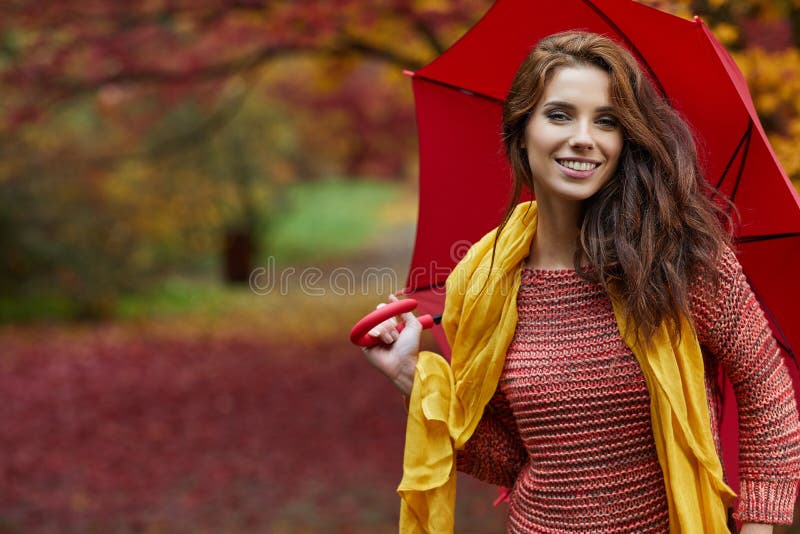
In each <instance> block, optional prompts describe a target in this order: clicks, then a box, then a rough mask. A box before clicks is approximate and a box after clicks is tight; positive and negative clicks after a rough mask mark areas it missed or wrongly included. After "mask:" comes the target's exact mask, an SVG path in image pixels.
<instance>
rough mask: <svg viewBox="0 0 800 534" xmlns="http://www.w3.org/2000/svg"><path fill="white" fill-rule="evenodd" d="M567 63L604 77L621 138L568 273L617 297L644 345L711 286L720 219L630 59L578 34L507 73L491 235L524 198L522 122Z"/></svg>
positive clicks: (671, 118)
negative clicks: (506, 169)
mask: <svg viewBox="0 0 800 534" xmlns="http://www.w3.org/2000/svg"><path fill="white" fill-rule="evenodd" d="M575 65H593V66H597V67H600V68H601V69H603V70H604V71H606V72H607V73H608V75H609V78H610V86H609V87H610V89H609V90H610V93H611V94H610V98H611V101H612V102H613V104H614V108H615V115H616V117H617V120H618V121H619V123H620V125H621V126H622V128H623V132H624V137H623V138H624V142H623V148H622V153H621V154H620V158H619V164H618V167H617V172H616V175H615V176H614V177H612V178H611V179H610V180H609V181H608V182H607V183H606V184H605V185H604V186H603V187H602V188H601V189H600V190H599V191H598V192H597V193H595V194H594V195H593V196H592V197H591V198H589V199H587V200H586V201H584V205H583V209H582V213H583V215H582V218H581V221H580V223H579V224H580V233H579V238H578V243H577V251H576V253H575V258H574V264H575V269H576V270H577V272H578V273H579V274H580V275H581V276H582V277H584V278H586V279H588V280H591V281H595V282H599V283H600V284H602V285H603V286H604V288H605V289H606V290H607V291H612V290H613V292H614V293H615V294H616V295H618V296H620V297H621V299H622V303H623V305H624V308H625V310H626V315H627V319H628V321H627V323H628V324H632V325H634V326H635V327H636V328H637V334H638V335H640V336H643V338H644V339H649V338H650V337H651V336H652V335H653V333H654V332H655V331H656V329H657V328H658V327H659V326H660V325H661V324H664V323H665V322H666V324H667V326H668V328H669V329H670V332H671V333H672V334H673V335H675V334H679V333H680V327H679V325H680V317H681V316H684V317H686V318H689V320H690V322H691V319H690V318H691V315H690V313H689V290H690V287H691V286H692V284H693V283H696V281H699V282H700V283H709V284H711V285H712V286H713V287H718V269H717V262H718V261H719V258H720V255H721V254H722V252H723V250H724V248H725V247H726V246H728V245H729V244H730V236H729V234H728V232H727V231H726V226H728V225H727V223H728V222H729V220H728V217H727V215H726V211H725V210H723V206H720V205H719V204H717V203H715V202H713V201H711V200H710V199H709V197H710V195H709V193H710V192H711V188H710V186H709V185H708V184H707V182H706V181H705V179H704V178H703V177H702V175H701V170H700V166H699V163H698V158H697V150H696V148H695V143H694V140H693V138H692V134H691V132H690V130H689V128H688V126H687V125H686V123H685V122H684V121H683V120H682V119H681V117H680V116H679V115H678V113H677V112H676V111H675V110H674V109H673V108H672V107H671V106H670V105H669V103H668V102H666V100H665V99H664V98H663V97H662V96H661V95H660V94H659V93H657V92H656V90H655V89H654V88H653V86H652V85H651V83H650V81H649V80H648V79H647V78H646V77H645V75H644V74H643V73H642V70H641V68H640V67H639V64H638V63H637V62H636V60H635V59H634V58H633V56H632V55H631V54H630V53H629V52H628V51H627V50H625V49H624V48H623V47H622V46H620V45H618V44H616V43H615V42H614V41H612V40H611V39H608V38H606V37H603V36H600V35H596V34H591V33H585V32H565V33H560V34H556V35H552V36H550V37H547V38H545V39H543V40H542V41H540V42H539V43H538V44H537V45H536V47H535V48H534V49H533V50H532V51H531V53H530V54H529V55H528V57H527V58H526V59H525V61H524V62H523V63H522V65H521V66H520V68H519V70H518V71H517V74H516V76H515V78H514V81H513V82H512V84H511V89H510V91H509V93H508V96H507V98H506V100H505V104H504V106H503V142H504V145H505V150H506V153H507V155H508V158H509V161H510V163H511V168H512V171H513V178H514V186H513V193H512V198H511V201H510V203H509V206H508V209H507V211H506V215H505V218H504V219H503V222H502V224H501V225H500V228H499V229H498V233H497V235H499V233H500V231H502V228H503V227H504V226H505V225H506V223H507V222H508V219H509V217H510V215H511V212H512V210H513V208H514V207H515V206H516V205H517V203H518V202H519V199H520V195H521V193H522V192H523V191H524V190H526V189H527V190H529V191H533V175H532V173H531V169H530V167H529V164H528V158H527V155H526V153H525V151H524V149H523V148H521V147H522V146H523V140H524V136H525V127H526V125H527V123H528V119H529V117H530V114H531V112H532V111H533V109H534V107H535V106H536V104H537V102H538V101H539V99H540V98H541V95H542V94H543V92H544V88H545V85H546V84H547V82H548V81H549V80H550V79H551V78H552V76H553V74H554V73H555V72H556V70H557V69H558V68H559V67H564V66H575ZM720 197H721V196H717V198H720ZM722 202H725V200H722ZM727 206H728V205H725V206H724V207H727Z"/></svg>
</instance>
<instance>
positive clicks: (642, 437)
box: [457, 252, 800, 533]
mask: <svg viewBox="0 0 800 534" xmlns="http://www.w3.org/2000/svg"><path fill="white" fill-rule="evenodd" d="M719 268H720V270H721V273H722V287H721V288H720V290H719V292H718V293H717V294H716V295H711V294H709V293H710V292H709V291H703V290H701V289H698V290H696V291H694V292H693V297H692V298H693V300H692V302H691V311H692V315H693V319H694V321H695V325H696V328H697V334H698V338H699V340H700V343H701V345H703V346H704V347H705V348H706V349H707V350H708V352H710V353H711V354H712V355H713V356H712V361H711V362H707V363H711V364H713V365H716V363H717V362H718V363H720V364H721V365H722V368H723V369H724V371H725V372H726V373H727V375H728V377H729V378H730V380H731V382H732V383H733V386H734V390H735V392H736V400H737V403H738V406H739V427H740V443H739V448H740V461H739V469H740V479H741V490H740V496H741V499H740V504H739V510H738V516H739V518H740V519H742V520H744V521H754V522H763V523H790V522H791V520H792V508H793V504H794V498H795V494H796V491H797V484H798V479H800V441H799V440H798V437H799V434H798V432H799V430H798V416H797V409H796V404H795V400H794V395H793V391H792V384H791V379H790V377H789V374H788V372H787V370H786V368H785V366H784V364H783V362H782V359H781V357H780V354H779V352H778V350H777V347H776V344H775V341H774V339H773V338H772V335H771V332H770V330H769V325H768V324H767V322H766V320H765V318H764V314H763V312H762V311H761V309H760V307H759V305H758V302H757V301H756V299H755V297H754V296H753V293H752V291H751V290H750V287H749V286H748V284H747V281H746V280H745V278H744V275H743V274H742V271H741V267H740V266H739V264H738V262H737V261H736V257H735V256H734V255H733V253H732V252H728V253H727V254H726V255H725V256H724V258H723V260H722V261H721V264H720V267H719ZM517 307H518V311H519V321H518V324H517V329H516V333H515V335H514V340H513V341H512V343H511V346H510V348H509V350H508V354H507V357H506V361H505V366H504V368H503V373H502V375H501V377H500V383H499V387H498V390H497V393H496V394H495V396H494V398H493V399H492V400H491V402H490V403H489V405H488V406H487V408H486V411H485V413H484V416H483V418H482V420H481V422H480V424H479V425H478V428H477V430H476V432H475V434H474V435H473V436H472V438H471V439H470V440H469V441H468V442H467V444H466V446H465V448H464V450H462V451H459V452H458V456H457V464H458V469H459V470H461V471H464V472H466V473H469V474H471V475H473V476H475V477H477V478H479V479H481V480H484V481H487V482H491V483H494V484H498V485H503V486H507V487H511V488H512V491H511V497H510V506H509V516H508V531H509V532H520V533H523V532H524V533H534V532H598V531H601V532H668V530H669V517H668V509H667V501H666V494H665V490H664V480H663V476H662V473H661V468H660V466H659V463H658V458H657V456H656V449H655V443H654V441H653V435H652V429H651V426H650V404H649V403H650V399H649V395H648V392H647V388H646V386H645V382H644V377H643V376H642V373H641V370H640V369H639V366H638V364H637V362H636V359H635V357H634V356H633V355H632V354H631V351H630V349H629V348H628V347H627V346H626V345H625V344H624V343H623V341H622V339H621V338H620V334H619V330H618V328H617V322H616V319H615V317H614V312H613V309H612V307H611V303H610V301H609V299H608V297H607V295H606V294H605V293H604V292H603V290H602V288H601V287H600V286H599V285H596V284H592V283H589V282H587V281H585V280H583V279H582V278H580V277H579V276H578V275H577V274H576V272H575V271H573V270H557V271H552V270H531V269H524V270H523V272H522V285H521V287H520V290H519V295H518V300H517ZM707 375H711V373H707ZM707 384H708V388H707V389H708V391H709V392H710V393H711V395H710V397H709V398H710V400H709V402H710V408H711V409H710V412H711V414H712V418H711V419H712V420H711V421H710V422H709V424H710V425H711V426H712V429H713V430H714V432H715V433H716V431H717V429H716V417H714V416H713V414H714V413H715V412H716V406H715V403H716V399H715V394H714V392H715V391H716V388H715V387H714V384H713V380H712V379H711V378H707Z"/></svg>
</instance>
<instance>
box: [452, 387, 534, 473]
mask: <svg viewBox="0 0 800 534" xmlns="http://www.w3.org/2000/svg"><path fill="white" fill-rule="evenodd" d="M527 461H528V452H527V450H526V449H525V445H524V444H523V443H522V439H521V438H520V435H519V430H518V429H517V422H516V420H515V419H514V414H513V413H512V412H511V406H510V405H509V403H508V400H506V397H505V395H503V393H502V391H500V389H499V388H498V390H497V392H496V393H495V394H494V396H493V397H492V399H491V400H490V401H489V404H487V405H486V408H485V409H484V411H483V417H482V418H481V421H480V423H478V426H477V428H476V429H475V432H474V433H473V434H472V437H470V439H469V440H468V441H467V443H466V444H464V448H463V449H461V450H459V451H456V467H457V468H458V470H459V471H462V472H464V473H467V474H468V475H471V476H473V477H475V478H477V479H478V480H482V481H484V482H488V483H490V484H496V485H498V486H505V487H507V488H511V487H513V486H514V482H515V481H516V480H517V476H518V475H519V472H520V471H521V470H522V467H523V466H524V465H525V463H526V462H527Z"/></svg>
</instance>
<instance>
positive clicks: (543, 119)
mask: <svg viewBox="0 0 800 534" xmlns="http://www.w3.org/2000/svg"><path fill="white" fill-rule="evenodd" d="M609 83H610V82H609V76H608V74H607V73H606V72H605V71H603V70H602V69H600V68H598V67H595V66H587V65H581V66H574V67H560V68H559V69H558V70H557V71H556V72H555V73H554V74H553V76H552V78H551V79H550V81H549V82H548V83H547V85H546V86H545V88H544V93H543V94H542V97H541V98H540V99H539V103H538V104H537V105H536V107H535V108H534V109H533V111H532V112H531V116H530V119H528V125H527V126H526V128H525V141H524V148H525V149H526V151H527V154H528V163H529V164H530V166H531V170H532V171H533V186H534V192H535V193H536V199H537V201H538V202H539V203H540V204H551V205H554V206H555V205H564V203H570V204H574V203H580V202H581V201H583V200H586V199H587V198H589V197H590V196H592V195H593V194H595V193H596V192H597V191H598V190H599V189H600V188H601V187H602V186H603V185H604V184H605V183H606V182H607V181H608V180H610V179H611V177H612V176H613V175H614V173H615V171H616V168H617V162H618V161H619V155H620V152H621V151H622V143H623V141H622V128H621V126H620V125H619V122H618V120H617V119H616V116H615V112H614V106H613V105H612V103H611V99H610V96H609ZM554 203H555V204H554Z"/></svg>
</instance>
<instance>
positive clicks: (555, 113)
mask: <svg viewBox="0 0 800 534" xmlns="http://www.w3.org/2000/svg"><path fill="white" fill-rule="evenodd" d="M547 118H548V119H550V120H551V121H556V122H564V121H568V120H569V115H567V114H566V113H564V112H563V111H559V110H557V109H554V110H552V111H548V112H547Z"/></svg>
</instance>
